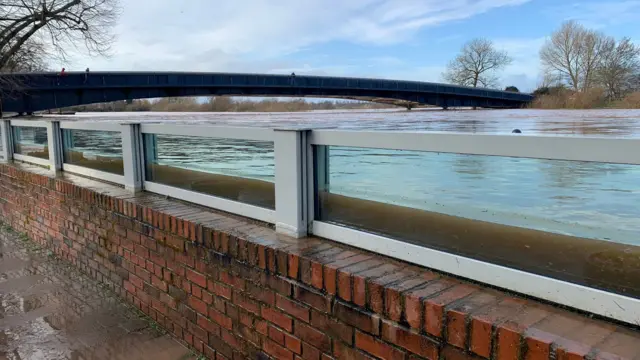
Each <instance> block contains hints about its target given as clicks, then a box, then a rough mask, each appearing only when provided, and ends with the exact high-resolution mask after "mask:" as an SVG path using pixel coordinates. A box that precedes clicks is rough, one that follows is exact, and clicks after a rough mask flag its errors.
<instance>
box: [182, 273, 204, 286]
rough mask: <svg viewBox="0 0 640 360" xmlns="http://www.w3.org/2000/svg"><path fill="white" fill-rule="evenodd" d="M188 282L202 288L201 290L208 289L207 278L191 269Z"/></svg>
mask: <svg viewBox="0 0 640 360" xmlns="http://www.w3.org/2000/svg"><path fill="white" fill-rule="evenodd" d="M186 272H187V280H189V281H191V282H192V283H194V284H196V285H198V286H200V287H201V288H206V287H207V277H206V276H205V275H203V274H200V273H199V272H196V271H193V270H191V269H187V271H186Z"/></svg>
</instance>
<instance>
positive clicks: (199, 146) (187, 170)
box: [144, 134, 275, 209]
mask: <svg viewBox="0 0 640 360" xmlns="http://www.w3.org/2000/svg"><path fill="white" fill-rule="evenodd" d="M144 139H145V156H146V165H147V168H146V179H147V181H152V182H156V183H160V184H164V185H169V186H174V187H177V188H181V189H186V190H191V191H196V192H200V193H205V194H209V195H214V196H218V197H222V198H226V199H231V200H236V201H241V202H244V203H248V204H252V205H256V206H260V207H265V208H269V209H275V187H274V179H275V175H274V174H275V172H274V167H275V162H274V158H273V143H272V142H265V141H252V140H233V139H211V138H198V137H185V136H174V135H153V134H145V137H144Z"/></svg>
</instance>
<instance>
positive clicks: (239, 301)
mask: <svg viewBox="0 0 640 360" xmlns="http://www.w3.org/2000/svg"><path fill="white" fill-rule="evenodd" d="M233 303H234V304H236V305H238V306H239V307H241V308H243V309H245V310H247V311H248V312H250V313H252V314H254V315H260V304H258V302H257V301H255V300H252V299H250V298H248V297H246V296H244V295H241V294H240V293H238V292H235V293H234V294H233Z"/></svg>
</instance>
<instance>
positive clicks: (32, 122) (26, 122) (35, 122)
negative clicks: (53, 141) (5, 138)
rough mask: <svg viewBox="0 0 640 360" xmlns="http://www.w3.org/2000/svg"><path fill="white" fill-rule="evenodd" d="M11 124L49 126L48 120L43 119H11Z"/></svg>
mask: <svg viewBox="0 0 640 360" xmlns="http://www.w3.org/2000/svg"><path fill="white" fill-rule="evenodd" d="M11 126H19V127H47V121H43V120H11Z"/></svg>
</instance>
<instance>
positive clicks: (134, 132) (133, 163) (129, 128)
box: [122, 124, 144, 192]
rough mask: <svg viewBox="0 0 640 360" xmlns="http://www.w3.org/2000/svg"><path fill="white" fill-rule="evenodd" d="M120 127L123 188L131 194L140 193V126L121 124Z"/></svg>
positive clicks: (142, 180) (141, 170)
mask: <svg viewBox="0 0 640 360" xmlns="http://www.w3.org/2000/svg"><path fill="white" fill-rule="evenodd" d="M122 126H123V129H122V157H123V164H124V187H125V189H127V190H129V191H132V192H136V191H141V190H142V184H143V182H144V172H143V171H144V166H143V165H144V164H143V162H144V155H143V153H142V151H143V148H142V133H141V132H140V124H122Z"/></svg>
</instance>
